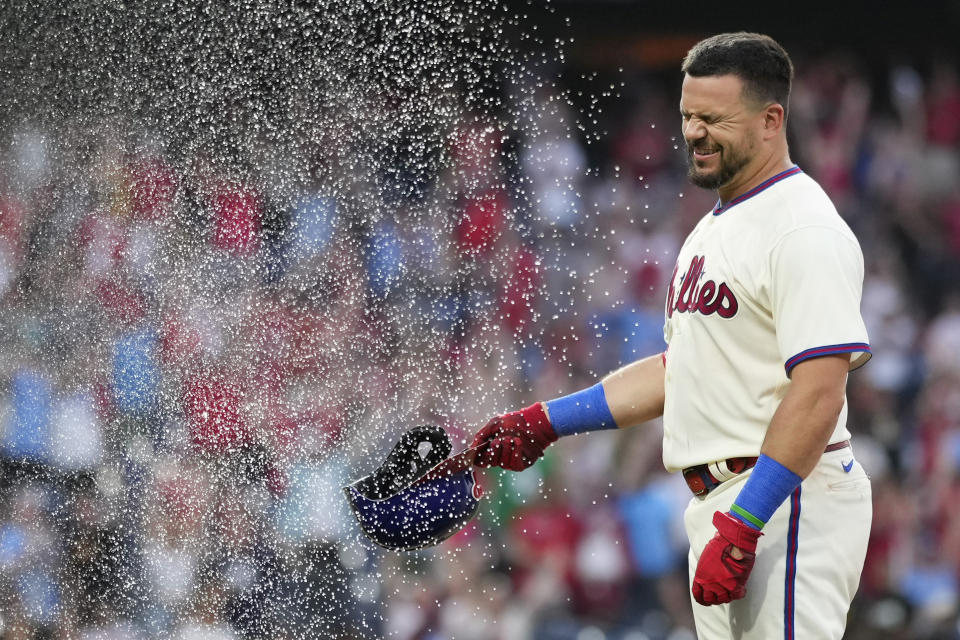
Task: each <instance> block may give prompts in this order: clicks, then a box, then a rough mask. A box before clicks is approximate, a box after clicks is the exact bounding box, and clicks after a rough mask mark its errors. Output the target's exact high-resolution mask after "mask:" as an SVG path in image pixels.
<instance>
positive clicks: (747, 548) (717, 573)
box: [693, 511, 763, 605]
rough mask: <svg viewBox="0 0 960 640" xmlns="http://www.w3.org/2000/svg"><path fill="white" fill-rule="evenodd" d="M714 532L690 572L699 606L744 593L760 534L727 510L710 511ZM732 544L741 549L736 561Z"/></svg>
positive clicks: (735, 597) (738, 596)
mask: <svg viewBox="0 0 960 640" xmlns="http://www.w3.org/2000/svg"><path fill="white" fill-rule="evenodd" d="M713 526H715V527H716V528H717V533H716V535H715V536H713V538H711V540H710V542H708V543H707V546H706V547H704V548H703V553H701V554H700V560H699V561H698V562H697V570H696V572H695V573H694V575H693V597H694V599H695V600H696V601H697V602H699V603H700V604H702V605H711V604H725V603H727V602H730V601H731V600H739V599H740V598H742V597H743V596H745V595H746V594H747V578H749V577H750V571H752V570H753V563H754V561H755V560H756V551H757V540H758V539H759V538H760V536H762V535H763V534H762V533H760V531H758V530H757V529H754V528H752V527H750V526H748V525H746V524H744V523H743V522H741V521H740V520H738V519H737V518H734V517H733V516H731V515H730V514H729V513H722V512H720V511H717V512H716V513H714V514H713ZM734 547H737V548H738V549H740V551H741V552H743V558H742V559H741V560H736V559H734V557H733V556H732V555H731V551H732V550H733V548H734Z"/></svg>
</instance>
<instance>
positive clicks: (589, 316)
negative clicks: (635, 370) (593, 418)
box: [0, 0, 960, 640]
mask: <svg viewBox="0 0 960 640" xmlns="http://www.w3.org/2000/svg"><path fill="white" fill-rule="evenodd" d="M424 16H426V17H424ZM0 20H2V23H0V24H2V34H3V44H2V45H0V51H2V54H3V55H2V58H0V81H2V87H0V98H2V105H0V638H3V639H5V640H13V639H17V640H21V639H39V638H55V639H61V638H63V639H66V638H71V639H72V638H78V639H83V640H95V639H96V640H99V639H103V640H114V639H117V640H120V639H128V638H130V639H132V638H138V639H139V638H182V639H195V638H196V639H199V638H206V639H218V640H219V639H233V638H237V639H240V638H244V639H246V638H271V639H283V638H289V639H293V638H298V639H299V638H324V639H325V638H331V639H340V638H343V639H349V638H364V639H366V638H396V639H397V640H413V639H417V640H428V639H429V640H439V639H448V638H449V639H454V638H456V639H458V640H515V639H516V640H522V639H526V638H531V639H534V640H566V639H569V640H605V639H609V640H682V639H686V638H692V637H693V634H692V631H691V630H692V619H691V615H690V604H689V598H688V595H687V586H686V553H685V551H686V541H685V539H684V535H683V532H682V527H681V523H680V514H681V513H682V509H683V507H684V504H685V503H686V501H687V500H688V497H689V496H688V491H687V489H686V486H685V485H684V483H683V482H682V480H681V479H679V478H678V477H675V476H668V475H667V474H666V473H665V472H664V471H663V470H662V467H661V465H660V451H659V437H660V433H659V429H658V426H657V425H656V424H653V425H649V426H648V428H642V429H635V430H631V431H627V432H623V433H615V434H613V433H606V434H597V435H594V436H592V437H586V436H579V437H576V438H570V439H566V440H564V441H561V442H560V443H558V445H556V446H555V447H553V448H552V450H551V451H550V452H549V453H548V455H547V456H546V458H545V459H544V460H542V461H541V462H539V463H538V464H537V465H536V466H535V467H534V468H532V469H530V470H529V471H527V472H525V473H523V474H499V473H487V474H485V476H484V477H483V480H482V482H483V484H484V486H485V487H486V489H487V492H488V496H489V497H490V499H489V500H488V501H487V506H486V508H485V511H484V513H483V514H482V516H481V517H480V518H478V519H477V520H476V521H475V522H474V523H473V524H472V525H471V526H469V527H468V528H467V529H466V530H465V531H464V532H463V533H461V534H459V535H458V536H456V537H455V538H453V539H452V540H450V541H448V542H447V543H445V544H443V545H442V546H440V547H438V548H436V549H433V550H428V551H424V552H419V553H414V554H393V553H385V552H383V551H381V550H378V549H376V548H374V547H372V546H371V545H370V544H369V543H367V542H365V541H364V540H363V539H362V538H361V536H360V535H359V533H358V531H357V529H356V527H355V525H354V523H353V522H352V520H351V517H350V514H349V513H348V512H347V511H346V504H345V503H344V502H343V500H342V497H341V494H340V490H339V487H340V486H342V485H343V484H345V483H346V482H348V481H349V480H351V479H353V478H355V477H358V476H360V475H364V474H365V473H367V472H369V471H370V470H371V469H372V468H373V466H375V465H376V464H377V463H378V462H379V460H380V459H381V457H382V456H383V455H384V453H385V452H386V451H387V450H388V449H389V447H390V445H391V443H392V442H393V441H394V440H395V439H396V437H397V436H398V435H399V434H400V433H401V432H402V431H403V430H404V429H406V428H408V427H410V426H413V425H415V424H420V423H424V422H430V423H437V424H441V425H442V426H444V427H446V428H447V429H448V430H449V431H450V432H451V433H453V434H455V435H456V436H458V437H461V438H464V439H466V438H469V437H470V435H471V434H472V432H473V431H474V430H475V429H476V428H477V427H478V426H480V425H481V424H483V422H484V421H485V420H486V418H487V417H488V416H489V415H491V414H493V413H495V412H499V411H502V410H505V409H509V408H514V407H517V406H521V405H525V404H528V403H529V402H531V401H533V400H535V399H544V398H547V397H553V396H556V395H558V394H560V393H563V392H568V391H572V390H575V389H578V388H582V387H584V386H587V385H589V384H591V383H592V382H593V381H594V380H595V379H596V377H598V376H600V375H603V374H604V373H606V372H607V371H609V370H612V369H613V368H616V367H617V366H619V365H621V364H625V363H627V362H629V361H631V360H632V359H634V358H636V357H638V356H642V355H646V354H649V353H655V352H657V351H659V350H661V349H662V346H663V343H662V331H661V328H662V308H663V298H664V282H665V280H666V278H667V277H668V276H669V274H670V271H671V269H672V265H673V261H674V256H675V253H676V251H677V249H678V247H679V243H680V242H681V241H682V239H683V237H684V235H685V233H686V232H687V230H688V229H689V228H690V227H691V226H692V224H693V223H694V221H695V220H696V219H698V218H699V216H700V215H702V213H703V212H704V211H706V210H707V209H708V208H709V207H710V206H712V204H713V197H712V194H710V193H705V192H701V191H699V190H697V189H695V188H693V187H691V186H689V185H687V184H686V183H685V178H684V173H685V171H684V158H683V151H682V148H679V147H680V146H681V141H680V137H679V127H678V123H679V119H678V117H677V113H676V109H677V102H678V98H679V83H680V76H679V72H678V70H677V69H678V66H679V61H680V59H681V58H682V56H683V54H684V53H685V51H686V49H687V48H688V47H689V46H690V45H691V44H692V43H694V42H695V41H696V40H698V39H699V38H700V37H703V36H705V35H709V34H712V33H715V32H719V31H726V30H739V29H746V30H754V31H763V32H766V33H769V34H770V35H772V36H774V37H775V38H777V39H778V40H780V41H781V42H782V43H783V44H784V45H785V46H786V47H787V49H788V50H789V51H790V52H791V54H792V55H793V58H794V62H795V65H796V67H797V78H796V82H795V85H794V93H793V98H792V104H791V113H790V126H791V131H790V136H791V151H792V155H793V158H794V160H795V161H796V162H797V163H798V164H799V165H800V166H801V167H802V168H803V169H804V170H805V171H806V172H808V173H810V174H812V175H813V176H814V177H815V178H816V179H817V180H819V181H820V183H821V184H822V185H823V186H824V187H825V188H826V189H827V191H828V192H829V193H830V195H831V196H832V198H833V200H834V202H835V203H836V204H837V207H838V209H839V210H840V212H841V214H842V215H843V216H844V217H845V219H846V220H847V221H848V222H849V224H850V225H851V227H852V228H853V229H854V230H855V232H856V233H857V235H858V236H859V238H860V242H861V244H862V246H863V250H864V255H865V258H866V266H867V270H866V273H867V275H866V279H865V283H864V297H863V313H864V316H865V319H866V322H867V326H868V329H869V332H870V337H871V343H872V346H873V350H874V354H875V355H874V357H873V360H872V361H871V362H870V364H869V365H868V366H867V367H865V368H864V369H863V370H861V371H859V372H857V373H856V374H854V375H853V376H852V377H851V381H850V388H849V396H848V397H849V402H850V409H851V411H850V424H851V430H852V431H853V433H854V434H855V439H854V443H855V444H854V446H855V450H856V454H857V456H858V458H860V459H861V461H862V462H863V464H864V466H865V467H866V468H867V470H868V472H869V473H870V474H871V476H872V478H873V482H874V498H875V500H874V507H875V513H874V522H873V534H872V540H871V545H870V550H869V553H868V558H867V566H866V569H865V571H864V574H863V579H862V582H861V588H860V593H859V595H858V597H857V600H856V601H855V603H854V608H853V610H852V611H851V618H850V625H849V629H848V634H847V637H848V638H851V639H884V638H887V639H898V640H899V639H909V638H918V639H934V638H937V639H941V638H943V639H947V638H958V637H960V626H958V606H960V583H958V570H960V516H958V515H957V508H956V505H957V504H958V502H960V473H958V471H960V180H958V178H960V67H958V64H960V50H958V46H957V36H956V34H957V32H958V26H960V3H958V2H956V1H950V2H948V1H942V2H929V3H913V4H911V5H906V4H901V3H877V4H868V3H807V4H805V5H800V6H790V7H784V8H782V9H780V8H777V9H774V8H771V7H769V6H761V5H759V4H753V3H725V4H719V3H713V4H712V5H711V6H706V3H671V4H666V3H650V2H640V1H629V0H623V1H620V2H613V1H577V0H570V1H567V2H555V3H553V4H552V5H543V4H540V3H524V2H509V3H507V4H506V6H504V7H501V6H500V5H497V6H496V7H491V6H487V5H481V4H479V3H478V4H476V5H474V4H468V3H455V2H431V3H424V4H423V5H418V4H417V3H385V4H376V3H366V2H359V1H358V2H352V3H342V4H340V5H336V6H335V5H332V4H331V5H324V6H313V5H310V4H308V3H295V2H290V3H280V2H243V3H236V4H235V5H231V6H228V5H226V4H216V3H208V4H200V3H198V4H196V5H190V6H189V7H187V8H184V7H179V6H178V5H172V4H171V5H162V4H155V3H145V2H131V3H124V4H122V5H121V4H119V3H106V2H104V3H81V2H63V3H56V4H53V3H50V4H44V3H28V2H19V1H14V2H12V3H10V4H9V5H8V6H7V7H5V8H4V9H2V10H0ZM484 27H486V29H485V28H484ZM492 27H496V28H492ZM331 34H333V35H331ZM411 34H413V35H412V36H411ZM405 70H407V71H408V73H405Z"/></svg>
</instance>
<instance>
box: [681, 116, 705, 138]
mask: <svg viewBox="0 0 960 640" xmlns="http://www.w3.org/2000/svg"><path fill="white" fill-rule="evenodd" d="M705 135H707V128H706V127H705V126H703V121H702V120H700V119H699V118H690V119H689V120H687V121H686V122H685V123H684V125H683V137H684V139H685V140H686V141H687V142H695V141H697V140H700V139H702V138H703V137H704V136H705Z"/></svg>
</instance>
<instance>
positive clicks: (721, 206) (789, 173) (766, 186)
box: [713, 165, 803, 216]
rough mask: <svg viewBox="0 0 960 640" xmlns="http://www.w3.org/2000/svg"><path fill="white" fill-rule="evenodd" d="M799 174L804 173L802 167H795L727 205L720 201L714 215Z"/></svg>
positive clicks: (768, 179) (715, 206)
mask: <svg viewBox="0 0 960 640" xmlns="http://www.w3.org/2000/svg"><path fill="white" fill-rule="evenodd" d="M798 173H803V171H801V170H800V167H798V166H797V165H793V166H792V167H790V168H789V169H787V170H786V171H781V172H780V173H778V174H777V175H775V176H773V177H772V178H767V179H766V180H764V181H763V182H761V183H760V184H758V185H757V186H755V187H754V188H753V189H750V191H747V192H746V193H741V194H740V195H739V196H737V197H736V198H734V199H733V200H731V201H730V202H728V203H726V204H723V203H722V202H720V200H717V204H715V205H714V206H713V215H715V216H718V215H720V214H721V213H723V212H724V211H726V210H727V209H729V208H731V207H733V206H735V205H738V204H740V203H741V202H743V201H744V200H749V199H750V198H752V197H753V196H755V195H757V194H758V193H760V192H761V191H764V190H766V189H769V188H770V187H772V186H773V185H775V184H777V183H778V182H780V181H781V180H783V179H785V178H789V177H790V176H795V175H797V174H798Z"/></svg>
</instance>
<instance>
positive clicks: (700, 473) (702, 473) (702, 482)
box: [683, 440, 850, 496]
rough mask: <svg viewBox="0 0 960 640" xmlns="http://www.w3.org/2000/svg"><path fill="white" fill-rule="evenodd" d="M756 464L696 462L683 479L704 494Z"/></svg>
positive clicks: (834, 447) (750, 460) (748, 460)
mask: <svg viewBox="0 0 960 640" xmlns="http://www.w3.org/2000/svg"><path fill="white" fill-rule="evenodd" d="M849 446H850V441H849V440H843V441H841V442H834V443H833V444H828V445H827V448H826V449H824V450H823V452H824V453H830V452H831V451H839V450H840V449H846V448H847V447H849ZM755 464H757V458H756V457H752V458H727V459H726V460H718V461H716V462H708V463H706V464H698V465H696V466H694V467H687V468H686V469H684V470H683V479H684V480H686V481H687V486H688V487H690V491H692V492H693V495H695V496H705V495H707V494H708V493H710V492H711V491H713V490H714V489H716V488H717V487H719V486H720V485H721V484H723V483H724V482H726V481H727V480H730V479H732V478H735V477H736V476H738V475H740V474H741V473H743V472H744V471H746V470H747V469H752V468H753V466H754V465H755Z"/></svg>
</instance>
